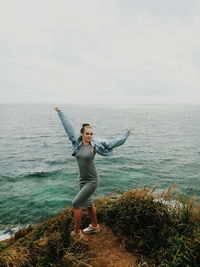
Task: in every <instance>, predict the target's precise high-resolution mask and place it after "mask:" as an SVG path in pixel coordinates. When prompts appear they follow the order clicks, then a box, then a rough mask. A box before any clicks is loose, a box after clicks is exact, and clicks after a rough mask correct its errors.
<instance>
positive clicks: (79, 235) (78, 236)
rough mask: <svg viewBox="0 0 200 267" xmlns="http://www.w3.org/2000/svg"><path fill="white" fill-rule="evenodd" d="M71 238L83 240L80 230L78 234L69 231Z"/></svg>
mask: <svg viewBox="0 0 200 267" xmlns="http://www.w3.org/2000/svg"><path fill="white" fill-rule="evenodd" d="M71 236H72V237H74V238H83V237H84V235H83V233H82V231H81V230H80V231H79V233H76V232H74V231H71Z"/></svg>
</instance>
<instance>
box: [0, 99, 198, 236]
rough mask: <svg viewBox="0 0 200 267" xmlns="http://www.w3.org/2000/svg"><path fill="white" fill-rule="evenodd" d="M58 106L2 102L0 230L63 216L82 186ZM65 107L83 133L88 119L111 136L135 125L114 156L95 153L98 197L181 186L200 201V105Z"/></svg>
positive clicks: (97, 130)
mask: <svg viewBox="0 0 200 267" xmlns="http://www.w3.org/2000/svg"><path fill="white" fill-rule="evenodd" d="M56 105H58V104H55V105H54V104H0V122H1V123H0V125H1V126H0V127H1V130H0V188H1V195H0V230H1V232H0V234H6V232H5V229H7V232H8V231H11V230H10V229H12V228H13V227H14V226H15V227H16V225H18V226H19V225H26V224H34V223H39V222H41V221H42V220H43V219H46V218H48V217H50V216H53V215H55V214H57V213H58V211H59V210H61V209H63V208H64V207H65V206H71V201H72V199H73V197H74V196H75V195H76V193H77V192H78V188H79V187H78V177H79V176H78V175H79V173H78V166H77V163H76V160H75V158H74V157H72V156H71V144H70V141H69V140H68V137H67V136H66V133H65V131H64V129H63V127H62V125H61V122H60V120H59V117H58V115H57V112H56V111H54V110H53V108H54V106H56ZM59 106H60V107H61V108H62V109H63V111H64V112H66V113H67V114H68V116H69V117H70V119H71V121H72V122H73V124H74V127H75V130H76V132H77V134H78V133H79V129H80V127H81V125H82V123H83V122H89V123H91V124H92V125H93V129H94V135H95V136H96V137H101V138H105V139H108V140H109V139H112V138H114V137H116V136H117V135H118V134H121V133H122V132H123V130H125V129H127V128H134V129H135V131H134V133H133V134H131V135H130V136H129V138H128V140H127V141H126V143H125V144H124V145H123V146H121V147H118V148H116V150H115V155H114V156H112V157H103V156H100V155H96V156H95V162H96V167H97V170H98V172H99V176H100V185H99V187H98V189H97V191H96V192H95V194H94V198H98V197H100V196H103V195H107V194H110V193H112V192H118V193H120V192H123V191H126V190H129V189H131V188H135V187H138V186H143V185H145V184H155V186H156V188H157V189H158V190H162V189H164V188H166V187H168V186H169V185H172V184H176V185H177V190H178V191H180V192H182V193H185V194H187V195H191V194H195V195H196V196H197V200H198V201H199V200H200V138H199V137H200V123H199V122H200V105H132V106H131V105H126V106H123V105H121V106H119V105H118V106H115V105H113V106H108V105H102V106H100V105H99V106H98V105H96V106H95V105H87V106H81V105H67V104H63V105H59Z"/></svg>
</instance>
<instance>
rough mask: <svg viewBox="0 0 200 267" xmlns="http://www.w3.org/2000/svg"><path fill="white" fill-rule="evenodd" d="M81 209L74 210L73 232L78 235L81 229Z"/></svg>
mask: <svg viewBox="0 0 200 267" xmlns="http://www.w3.org/2000/svg"><path fill="white" fill-rule="evenodd" d="M82 214H83V211H82V209H76V208H74V232H75V233H79V231H80V227H81V218H82Z"/></svg>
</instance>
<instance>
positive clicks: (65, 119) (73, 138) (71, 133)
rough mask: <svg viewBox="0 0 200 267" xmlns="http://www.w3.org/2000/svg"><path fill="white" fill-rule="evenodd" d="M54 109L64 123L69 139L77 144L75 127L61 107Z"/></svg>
mask: <svg viewBox="0 0 200 267" xmlns="http://www.w3.org/2000/svg"><path fill="white" fill-rule="evenodd" d="M54 109H55V110H56V111H57V112H58V116H59V118H60V120H61V122H62V125H63V127H64V129H65V132H66V133H67V135H68V137H69V140H70V141H71V142H72V143H75V142H76V141H77V137H76V135H75V131H74V127H73V126H72V124H71V122H70V120H69V118H68V117H67V116H66V114H64V112H63V111H62V110H61V109H60V108H59V107H55V108H54Z"/></svg>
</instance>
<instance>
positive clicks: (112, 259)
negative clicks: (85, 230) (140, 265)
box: [84, 224, 137, 267]
mask: <svg viewBox="0 0 200 267" xmlns="http://www.w3.org/2000/svg"><path fill="white" fill-rule="evenodd" d="M99 226H100V229H101V232H99V233H96V234H90V235H85V234H84V240H86V241H87V243H88V245H89V247H90V249H91V250H92V252H93V253H94V255H95V257H94V258H93V260H92V262H91V263H90V264H91V265H92V266H95V267H135V266H136V259H137V257H136V256H134V255H133V254H131V253H129V252H127V251H126V249H125V248H124V247H123V243H122V241H120V240H119V239H118V238H117V237H116V236H114V234H113V233H112V231H111V230H110V229H109V228H108V227H106V226H105V225H103V224H99Z"/></svg>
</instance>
